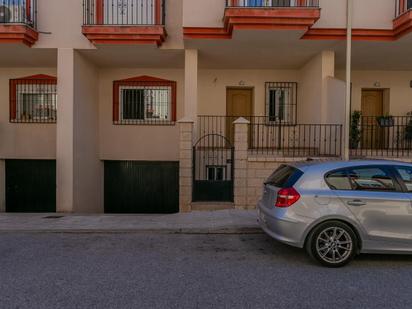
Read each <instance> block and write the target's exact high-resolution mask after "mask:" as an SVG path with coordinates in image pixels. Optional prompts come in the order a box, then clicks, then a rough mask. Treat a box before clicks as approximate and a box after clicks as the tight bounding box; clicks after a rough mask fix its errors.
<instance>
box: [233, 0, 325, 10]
mask: <svg viewBox="0 0 412 309" xmlns="http://www.w3.org/2000/svg"><path fill="white" fill-rule="evenodd" d="M226 7H316V8H317V7H319V0H226Z"/></svg>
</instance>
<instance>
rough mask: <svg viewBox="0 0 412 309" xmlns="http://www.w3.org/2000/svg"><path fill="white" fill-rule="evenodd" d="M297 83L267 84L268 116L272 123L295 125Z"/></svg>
mask: <svg viewBox="0 0 412 309" xmlns="http://www.w3.org/2000/svg"><path fill="white" fill-rule="evenodd" d="M296 105H297V83H283V82H268V83H266V116H267V117H268V118H269V121H270V122H271V123H279V124H289V125H292V124H295V123H296Z"/></svg>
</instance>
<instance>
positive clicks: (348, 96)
mask: <svg viewBox="0 0 412 309" xmlns="http://www.w3.org/2000/svg"><path fill="white" fill-rule="evenodd" d="M352 14H353V0H347V34H346V101H345V122H344V128H345V129H344V132H345V133H344V138H343V141H344V142H343V144H344V146H343V159H344V160H349V158H350V153H349V140H350V138H349V135H350V122H351V120H350V118H351V110H350V105H351V104H350V102H351V69H352V65H351V64H352Z"/></svg>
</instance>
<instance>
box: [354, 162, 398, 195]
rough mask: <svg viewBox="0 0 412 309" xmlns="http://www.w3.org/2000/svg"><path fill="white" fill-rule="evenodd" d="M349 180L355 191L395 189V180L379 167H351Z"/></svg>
mask: <svg viewBox="0 0 412 309" xmlns="http://www.w3.org/2000/svg"><path fill="white" fill-rule="evenodd" d="M349 180H350V181H351V183H352V187H353V190H356V191H397V188H396V185H395V180H394V179H393V178H392V176H391V175H390V174H389V173H388V172H387V171H386V170H385V169H384V168H381V167H353V168H351V169H350V170H349Z"/></svg>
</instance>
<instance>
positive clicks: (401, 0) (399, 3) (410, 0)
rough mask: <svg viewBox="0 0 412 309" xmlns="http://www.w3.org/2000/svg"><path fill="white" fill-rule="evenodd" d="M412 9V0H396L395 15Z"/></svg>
mask: <svg viewBox="0 0 412 309" xmlns="http://www.w3.org/2000/svg"><path fill="white" fill-rule="evenodd" d="M410 9H412V0H396V7H395V10H396V11H395V15H396V17H398V16H400V15H402V14H403V13H406V12H407V11H409V10H410Z"/></svg>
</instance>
